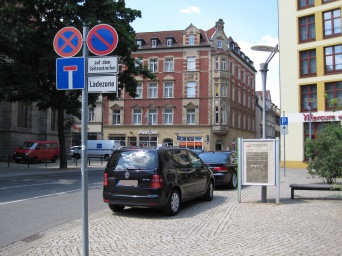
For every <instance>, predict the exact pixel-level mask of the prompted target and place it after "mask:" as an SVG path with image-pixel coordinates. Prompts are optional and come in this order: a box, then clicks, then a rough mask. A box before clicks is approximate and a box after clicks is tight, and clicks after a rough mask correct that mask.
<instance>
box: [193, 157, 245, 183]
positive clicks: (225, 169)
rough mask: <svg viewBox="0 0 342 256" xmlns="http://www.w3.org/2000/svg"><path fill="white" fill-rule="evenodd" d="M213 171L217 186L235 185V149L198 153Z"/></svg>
mask: <svg viewBox="0 0 342 256" xmlns="http://www.w3.org/2000/svg"><path fill="white" fill-rule="evenodd" d="M199 157H200V158H201V159H202V161H203V162H204V163H205V164H207V165H208V166H209V168H210V169H211V170H212V171H213V172H214V176H215V184H216V185H217V186H228V187H229V188H232V189H235V188H236V187H237V160H238V158H237V153H236V152H235V151H207V152H203V153H202V154H200V155H199Z"/></svg>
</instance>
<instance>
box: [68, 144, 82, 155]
mask: <svg viewBox="0 0 342 256" xmlns="http://www.w3.org/2000/svg"><path fill="white" fill-rule="evenodd" d="M77 150H81V146H72V147H71V148H70V155H71V157H75V151H77Z"/></svg>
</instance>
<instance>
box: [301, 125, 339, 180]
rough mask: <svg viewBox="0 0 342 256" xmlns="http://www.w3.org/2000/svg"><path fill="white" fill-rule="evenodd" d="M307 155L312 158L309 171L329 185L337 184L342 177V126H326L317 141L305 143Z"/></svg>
mask: <svg viewBox="0 0 342 256" xmlns="http://www.w3.org/2000/svg"><path fill="white" fill-rule="evenodd" d="M305 147H306V150H307V154H309V156H311V157H312V160H311V162H309V164H308V167H307V170H308V171H309V173H310V174H311V175H313V176H318V177H321V178H323V179H324V180H325V181H326V182H327V183H329V184H332V183H333V182H334V181H335V182H336V178H337V177H341V176H342V157H341V156H342V126H341V125H340V124H338V125H335V124H327V125H324V127H323V128H322V130H320V131H319V133H318V138H317V139H316V140H311V141H307V142H305Z"/></svg>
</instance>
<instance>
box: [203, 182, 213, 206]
mask: <svg viewBox="0 0 342 256" xmlns="http://www.w3.org/2000/svg"><path fill="white" fill-rule="evenodd" d="M213 198H214V183H213V181H209V184H208V187H207V191H206V192H205V195H204V200H206V201H212V200H213Z"/></svg>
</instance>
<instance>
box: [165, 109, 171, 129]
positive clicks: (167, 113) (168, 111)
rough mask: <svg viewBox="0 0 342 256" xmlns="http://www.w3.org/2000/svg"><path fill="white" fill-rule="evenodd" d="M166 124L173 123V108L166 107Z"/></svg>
mask: <svg viewBox="0 0 342 256" xmlns="http://www.w3.org/2000/svg"><path fill="white" fill-rule="evenodd" d="M164 124H166V125H171V124H173V111H172V109H164Z"/></svg>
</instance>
